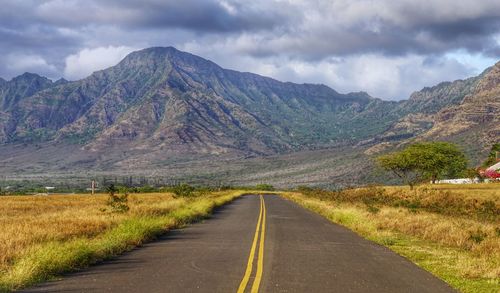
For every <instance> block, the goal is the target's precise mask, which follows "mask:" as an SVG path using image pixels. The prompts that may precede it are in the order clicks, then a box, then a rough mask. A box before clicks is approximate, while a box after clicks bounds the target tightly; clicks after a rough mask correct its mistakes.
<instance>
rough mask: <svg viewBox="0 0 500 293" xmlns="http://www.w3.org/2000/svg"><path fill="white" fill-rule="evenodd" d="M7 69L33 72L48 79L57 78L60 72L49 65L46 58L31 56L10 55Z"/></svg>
mask: <svg viewBox="0 0 500 293" xmlns="http://www.w3.org/2000/svg"><path fill="white" fill-rule="evenodd" d="M5 64H6V68H7V70H9V71H12V72H18V73H19V74H20V73H23V72H31V73H37V74H41V75H45V76H48V77H52V78H53V77H55V76H56V75H57V72H58V70H57V69H56V67H55V66H54V65H52V64H49V63H48V62H47V61H46V60H45V59H44V58H42V57H41V56H38V55H29V54H15V53H14V54H9V55H7V58H6V60H5Z"/></svg>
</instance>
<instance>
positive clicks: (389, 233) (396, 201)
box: [284, 184, 500, 292]
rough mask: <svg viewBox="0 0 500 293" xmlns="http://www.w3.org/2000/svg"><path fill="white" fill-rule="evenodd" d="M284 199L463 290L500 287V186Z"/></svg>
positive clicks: (304, 193) (312, 192)
mask: <svg viewBox="0 0 500 293" xmlns="http://www.w3.org/2000/svg"><path fill="white" fill-rule="evenodd" d="M284 195H285V196H286V197H288V198H289V199H292V200H294V201H296V202H297V203H299V204H301V205H303V206H304V207H306V208H309V209H311V210H314V211H316V212H318V213H319V214H321V215H323V216H325V217H327V218H328V219H330V220H331V221H333V222H335V223H339V224H342V225H344V226H347V227H348V228H350V229H352V230H354V231H356V232H357V233H359V234H360V235H362V236H364V237H366V238H368V239H370V240H373V241H375V242H377V243H379V244H382V245H385V246H388V247H389V248H391V249H392V250H394V251H396V252H398V253H399V254H401V255H403V256H405V257H407V258H409V259H410V260H412V261H413V262H415V263H416V264H418V265H419V266H421V267H423V268H425V269H426V270H428V271H430V272H432V273H433V274H435V275H436V276H438V277H440V278H441V279H443V280H445V281H446V282H448V283H449V284H450V285H452V286H453V287H455V288H457V289H459V290H461V291H463V292H498V288H499V287H500V184H474V185H461V186H457V185H421V186H417V187H416V188H414V189H410V188H408V187H375V186H374V187H367V188H357V189H348V190H343V191H337V192H331V191H325V190H320V189H312V188H307V187H302V188H299V189H298V191H297V192H287V193H284Z"/></svg>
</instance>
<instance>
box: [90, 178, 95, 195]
mask: <svg viewBox="0 0 500 293" xmlns="http://www.w3.org/2000/svg"><path fill="white" fill-rule="evenodd" d="M91 189H92V195H94V193H95V180H92V185H91Z"/></svg>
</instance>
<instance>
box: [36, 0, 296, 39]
mask: <svg viewBox="0 0 500 293" xmlns="http://www.w3.org/2000/svg"><path fill="white" fill-rule="evenodd" d="M276 8H277V7H275V6H274V7H273V6H272V5H267V4H265V2H263V3H257V4H255V3H253V4H252V2H248V3H246V4H245V5H243V3H238V2H234V1H227V2H226V1H216V0H183V1H177V0H166V1H165V0H164V1H159V0H144V1H137V0H123V1H119V0H104V1H97V0H88V1H71V0H70V1H64V2H63V1H46V2H45V3H42V4H40V5H38V6H37V7H36V8H35V15H36V17H37V19H39V20H40V21H43V22H46V23H50V24H53V25H56V26H66V27H79V26H82V25H87V24H89V23H91V24H94V25H96V24H98V25H120V26H124V27H127V28H134V29H160V28H182V29H187V30H193V31H199V32H205V31H207V32H238V31H254V30H262V29H273V28H274V27H276V26H284V25H287V24H288V19H289V18H290V16H291V15H293V14H292V11H291V9H285V10H281V9H276ZM294 14H295V13H294Z"/></svg>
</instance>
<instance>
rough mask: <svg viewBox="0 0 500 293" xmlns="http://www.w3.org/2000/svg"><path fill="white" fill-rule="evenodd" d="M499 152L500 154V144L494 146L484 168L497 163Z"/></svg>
mask: <svg viewBox="0 0 500 293" xmlns="http://www.w3.org/2000/svg"><path fill="white" fill-rule="evenodd" d="M497 152H499V153H500V143H495V144H493V146H492V147H491V150H490V153H489V154H488V158H487V159H486V161H484V163H483V167H486V168H487V167H489V166H491V165H494V164H495V163H496V162H497Z"/></svg>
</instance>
